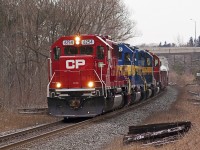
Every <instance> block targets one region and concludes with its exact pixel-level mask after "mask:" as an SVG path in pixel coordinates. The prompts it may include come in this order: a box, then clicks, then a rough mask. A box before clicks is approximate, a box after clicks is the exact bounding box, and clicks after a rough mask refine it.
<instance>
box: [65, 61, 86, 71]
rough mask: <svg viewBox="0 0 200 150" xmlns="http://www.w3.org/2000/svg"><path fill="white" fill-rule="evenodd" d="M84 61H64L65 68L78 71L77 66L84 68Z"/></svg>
mask: <svg viewBox="0 0 200 150" xmlns="http://www.w3.org/2000/svg"><path fill="white" fill-rule="evenodd" d="M84 65H85V60H84V59H78V60H66V68H67V69H75V68H76V69H78V68H79V66H84Z"/></svg>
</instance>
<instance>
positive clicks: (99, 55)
mask: <svg viewBox="0 0 200 150" xmlns="http://www.w3.org/2000/svg"><path fill="white" fill-rule="evenodd" d="M97 59H104V47H103V46H97Z"/></svg>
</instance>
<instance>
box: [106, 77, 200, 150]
mask: <svg viewBox="0 0 200 150" xmlns="http://www.w3.org/2000/svg"><path fill="white" fill-rule="evenodd" d="M175 76H176V75H175V74H173V77H171V80H172V81H171V82H176V83H179V85H184V84H187V83H191V82H192V80H193V77H191V76H190V75H184V76H182V77H179V79H178V78H176V77H175ZM174 77H175V78H176V79H175V78H174ZM181 79H182V81H181ZM188 90H192V91H196V92H199V93H200V87H199V86H198V87H194V86H193V87H192V86H187V87H182V88H180V92H179V96H178V99H177V101H176V102H175V103H174V104H173V106H172V107H171V109H170V110H168V111H165V112H160V113H159V114H158V113H156V114H152V115H151V117H149V118H147V119H146V120H145V121H144V124H151V123H163V122H176V121H191V122H192V128H191V130H190V131H189V132H188V133H187V134H186V135H185V136H184V137H183V138H181V139H180V140H178V141H176V142H174V143H170V144H166V145H164V146H161V147H154V146H149V147H145V148H144V147H142V145H140V144H135V143H132V144H130V145H127V146H124V145H123V144H122V140H123V137H121V138H118V139H115V140H114V141H113V142H112V143H111V144H110V145H109V146H108V147H107V148H106V150H113V149H115V150H144V149H148V150H160V149H162V150H172V149H173V150H197V149H199V147H200V136H199V135H200V117H199V115H200V105H194V104H193V102H192V101H191V100H188V99H191V98H192V97H193V96H192V95H190V94H189V93H188V92H187V91H188Z"/></svg>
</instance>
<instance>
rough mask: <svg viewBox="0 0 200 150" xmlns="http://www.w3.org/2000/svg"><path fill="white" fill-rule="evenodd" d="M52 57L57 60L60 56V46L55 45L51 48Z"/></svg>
mask: <svg viewBox="0 0 200 150" xmlns="http://www.w3.org/2000/svg"><path fill="white" fill-rule="evenodd" d="M53 53H54V59H55V60H58V59H59V58H60V47H55V48H54V49H53Z"/></svg>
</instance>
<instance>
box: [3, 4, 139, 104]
mask: <svg viewBox="0 0 200 150" xmlns="http://www.w3.org/2000/svg"><path fill="white" fill-rule="evenodd" d="M134 30H135V23H134V21H132V20H130V19H129V14H128V12H127V9H126V7H125V6H124V4H123V3H122V1H121V0H93V1H91V0H84V1H83V0H56V1H55V0H38V1H33V0H9V1H8V0H0V31H1V32H0V47H1V50H0V70H1V72H0V77H1V79H0V89H1V91H0V100H2V99H3V101H4V105H5V106H8V107H10V106H13V107H15V106H30V105H32V104H34V105H37V104H38V105H40V104H41V102H43V104H44V105H45V104H46V100H45V99H46V85H47V83H48V81H47V72H48V71H47V58H48V56H49V48H50V45H51V44H52V43H53V42H55V40H56V39H57V38H59V37H60V36H63V35H71V34H77V33H81V34H104V35H111V36H112V37H113V39H115V40H126V39H128V38H131V37H133V36H134V34H133V33H134V32H133V31H134Z"/></svg>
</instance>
